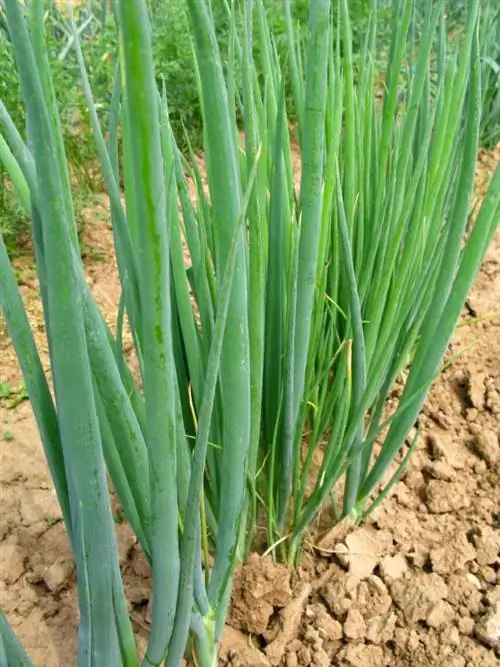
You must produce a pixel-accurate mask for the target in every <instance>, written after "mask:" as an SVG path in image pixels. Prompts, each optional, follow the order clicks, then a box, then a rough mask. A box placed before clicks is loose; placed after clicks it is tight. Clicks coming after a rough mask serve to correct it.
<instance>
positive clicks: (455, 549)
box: [430, 533, 476, 574]
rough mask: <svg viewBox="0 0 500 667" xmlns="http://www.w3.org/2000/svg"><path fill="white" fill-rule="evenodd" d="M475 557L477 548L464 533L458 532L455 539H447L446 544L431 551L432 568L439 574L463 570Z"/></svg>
mask: <svg viewBox="0 0 500 667" xmlns="http://www.w3.org/2000/svg"><path fill="white" fill-rule="evenodd" d="M475 558H476V550H475V549H474V547H473V546H472V544H471V543H470V542H469V540H468V539H467V537H466V535H465V534H464V533H458V535H456V536H455V538H454V539H453V540H449V541H447V543H446V544H445V546H443V547H441V548H439V549H432V550H431V552H430V561H431V564H432V569H433V570H434V572H437V573H438V574H450V573H452V572H455V571H459V570H463V569H464V567H465V564H466V563H468V562H469V561H471V560H474V559H475Z"/></svg>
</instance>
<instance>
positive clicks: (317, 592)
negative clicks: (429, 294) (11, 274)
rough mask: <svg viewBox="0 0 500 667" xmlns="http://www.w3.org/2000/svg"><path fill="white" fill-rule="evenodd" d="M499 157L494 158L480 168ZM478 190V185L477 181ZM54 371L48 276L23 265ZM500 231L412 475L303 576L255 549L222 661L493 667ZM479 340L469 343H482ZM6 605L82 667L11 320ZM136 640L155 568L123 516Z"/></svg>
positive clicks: (69, 570) (499, 606)
mask: <svg viewBox="0 0 500 667" xmlns="http://www.w3.org/2000/svg"><path fill="white" fill-rule="evenodd" d="M496 159H498V155H496V156H493V157H492V156H491V155H487V154H483V155H481V157H480V161H479V165H480V166H479V176H480V175H481V173H482V172H483V171H484V172H488V171H491V170H492V166H493V165H494V161H495V160H496ZM479 189H481V187H480V188H479ZM97 210H98V212H99V211H100V213H99V214H98V215H96V206H95V205H93V206H92V209H89V212H88V215H87V217H88V224H87V226H86V230H85V244H86V246H85V247H86V248H87V259H86V267H87V275H88V279H89V283H90V285H91V287H92V290H93V292H94V294H95V296H96V298H97V300H98V302H99V304H100V305H101V306H102V308H103V311H104V313H105V314H106V315H108V314H109V318H108V320H109V322H110V324H113V321H114V316H115V315H114V313H115V308H116V303H117V299H118V295H119V284H118V281H117V277H116V266H115V261H114V257H113V251H112V234H111V230H110V227H109V223H108V222H107V215H106V206H105V200H104V199H103V200H102V201H101V202H100V203H99V202H98V203H97ZM17 269H18V272H19V277H20V282H21V285H22V287H21V289H22V293H23V297H24V299H25V303H26V306H27V308H28V311H29V314H30V319H31V322H32V324H33V329H34V331H35V334H36V337H37V341H38V342H39V345H40V350H41V354H42V363H44V364H45V365H47V356H46V347H45V341H44V337H43V318H42V316H41V311H40V304H39V298H38V291H37V283H36V277H35V275H34V272H33V269H32V267H31V265H30V262H29V261H28V260H27V259H26V258H25V259H21V260H19V261H18V262H17ZM498 311H500V233H497V235H496V238H495V240H494V243H493V245H492V247H491V248H490V250H489V251H488V254H487V257H486V260H485V262H484V265H483V268H482V271H481V274H480V275H479V277H478V279H477V281H476V284H475V286H474V289H473V291H472V293H471V295H470V298H469V300H468V302H467V308H466V310H465V312H464V315H463V320H464V322H465V321H466V320H467V319H468V318H470V317H474V318H486V319H484V320H483V321H481V322H479V323H478V324H475V325H474V326H463V327H462V328H460V329H458V330H457V333H456V335H455V337H454V340H453V342H452V344H451V346H450V354H451V355H455V354H457V353H458V352H459V351H461V350H465V349H466V348H468V349H467V352H466V353H465V355H464V356H463V357H461V358H460V360H459V361H458V362H457V363H456V364H454V365H453V366H452V367H451V368H449V369H448V370H447V371H446V372H445V373H444V375H443V376H442V377H441V378H439V380H438V381H437V382H436V384H435V386H434V388H433V390H432V392H431V395H430V397H429V400H428V401H427V403H426V406H425V409H424V411H423V414H422V417H421V428H422V433H423V437H422V438H421V442H420V445H419V447H418V449H417V451H416V452H415V455H414V457H413V460H412V462H411V464H410V466H409V469H408V471H407V473H406V474H405V476H404V478H403V479H402V480H401V481H400V482H399V483H398V484H397V485H396V487H395V488H394V490H393V493H392V494H391V496H390V497H389V498H388V499H387V500H386V502H385V503H383V504H382V506H381V507H379V508H378V509H377V511H376V512H375V513H374V515H373V516H372V517H371V518H370V519H369V520H368V521H367V522H366V523H365V525H364V526H362V527H360V528H356V527H353V526H348V525H345V526H343V525H341V526H337V527H335V528H334V529H333V530H330V529H326V530H325V531H324V532H323V533H322V534H321V535H317V534H316V533H314V534H311V536H310V539H308V541H307V544H306V548H305V552H304V555H303V558H302V564H301V566H300V567H298V568H297V569H296V570H293V571H292V570H289V569H287V568H285V567H284V566H281V565H276V564H274V563H273V561H272V560H271V559H270V558H269V557H261V556H259V555H253V556H252V557H251V558H250V560H249V562H248V563H247V564H246V565H245V566H243V567H242V568H240V570H239V571H238V573H237V576H236V580H235V590H234V596H233V603H232V607H231V613H230V618H229V623H228V626H227V628H226V632H225V633H224V637H223V642H222V648H221V659H220V664H221V665H228V666H229V665H231V666H232V667H237V666H238V667H269V666H270V665H282V666H285V667H295V666H299V665H303V666H304V667H308V666H314V667H323V666H324V667H326V666H328V665H339V666H340V667H351V666H352V667H427V666H434V665H435V666H444V665H446V666H447V667H490V666H494V665H495V666H496V665H497V664H498V659H499V657H500V653H499V650H500V649H499V646H500V485H499V480H500V445H499V438H500V362H499V359H500V317H498V315H497V316H496V317H491V315H492V313H494V312H498ZM474 341H475V344H474V346H473V347H471V348H469V346H470V344H471V342H474ZM0 356H1V367H0V381H1V382H2V383H4V385H1V386H5V385H8V386H9V387H11V389H12V394H11V395H10V396H8V397H5V398H3V399H1V400H0V439H1V440H2V446H1V448H0V473H1V478H0V504H1V510H0V539H1V543H0V606H1V607H2V608H3V610H4V611H5V612H6V614H7V616H8V618H9V620H10V622H11V623H12V625H13V627H14V629H15V630H16V632H17V633H18V635H19V637H20V639H21V641H22V642H23V643H24V645H25V647H26V649H27V651H28V653H29V654H30V656H31V657H32V659H33V661H34V663H35V664H36V665H37V666H40V667H44V666H45V665H47V666H49V665H50V666H51V667H52V666H53V667H56V666H57V665H69V664H74V662H75V660H74V656H75V643H76V625H77V620H78V610H77V603H76V592H75V578H74V568H73V564H72V560H71V556H70V554H69V550H68V544H67V539H66V536H65V533H64V529H63V526H62V523H61V521H60V512H59V508H58V504H57V501H56V498H55V495H54V493H53V491H52V485H51V482H50V478H49V475H48V472H47V468H46V464H45V460H44V458H43V452H42V448H41V445H40V442H39V438H38V433H37V430H36V426H35V423H34V420H33V416H32V412H31V409H30V405H29V403H28V402H27V401H25V400H23V393H22V390H21V391H19V387H20V385H21V376H20V374H19V369H18V366H17V362H16V359H15V355H14V353H13V351H12V348H11V345H10V342H9V340H8V338H7V336H6V333H5V331H4V329H3V327H2V323H1V322H0ZM117 534H118V542H119V549H120V559H121V565H122V569H123V573H124V581H125V587H126V592H127V597H128V600H129V603H130V611H131V615H132V618H133V619H134V623H135V628H136V631H137V637H138V642H139V644H140V645H141V646H144V643H145V638H146V636H147V622H148V604H149V591H150V582H149V573H148V571H147V568H146V566H145V563H144V560H143V558H142V557H141V554H140V551H139V548H138V546H137V544H136V541H135V539H134V538H133V536H132V535H131V534H130V531H129V530H128V528H127V526H126V525H124V524H119V523H118V524H117Z"/></svg>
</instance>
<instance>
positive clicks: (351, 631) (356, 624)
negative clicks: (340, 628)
mask: <svg viewBox="0 0 500 667" xmlns="http://www.w3.org/2000/svg"><path fill="white" fill-rule="evenodd" d="M365 633H366V623H365V619H364V618H363V616H362V615H361V612H360V611H358V610H357V609H349V611H348V613H347V618H346V620H345V623H344V634H345V636H346V637H347V639H363V638H364V636H365Z"/></svg>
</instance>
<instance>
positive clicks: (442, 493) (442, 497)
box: [427, 479, 470, 514]
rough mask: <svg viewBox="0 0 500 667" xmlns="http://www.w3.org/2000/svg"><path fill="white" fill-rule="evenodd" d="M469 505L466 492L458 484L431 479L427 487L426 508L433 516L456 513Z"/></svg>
mask: <svg viewBox="0 0 500 667" xmlns="http://www.w3.org/2000/svg"><path fill="white" fill-rule="evenodd" d="M469 505H470V498H469V494H468V491H467V489H466V488H464V486H463V485H462V484H459V483H458V482H442V481H439V480H435V479H431V481H430V482H429V484H428V485H427V507H428V508H429V511H430V512H432V513H433V514H444V513H446V512H457V511H458V510H461V509H463V508H465V507H469Z"/></svg>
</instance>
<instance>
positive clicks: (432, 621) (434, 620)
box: [426, 600, 455, 628]
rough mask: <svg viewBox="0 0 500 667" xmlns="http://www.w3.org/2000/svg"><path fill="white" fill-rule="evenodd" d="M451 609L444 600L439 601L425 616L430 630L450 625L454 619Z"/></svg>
mask: <svg viewBox="0 0 500 667" xmlns="http://www.w3.org/2000/svg"><path fill="white" fill-rule="evenodd" d="M454 615H455V614H454V611H453V607H452V606H451V604H450V603H449V602H446V600H439V602H438V603H437V604H436V606H435V607H434V608H433V609H432V611H431V612H430V614H429V615H428V616H427V619H426V622H427V625H428V626H429V627H430V628H442V627H443V626H444V625H446V624H447V623H450V621H452V619H453V617H454Z"/></svg>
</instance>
